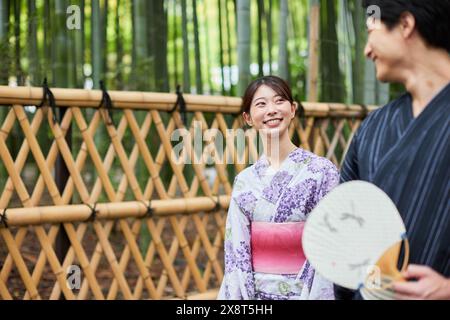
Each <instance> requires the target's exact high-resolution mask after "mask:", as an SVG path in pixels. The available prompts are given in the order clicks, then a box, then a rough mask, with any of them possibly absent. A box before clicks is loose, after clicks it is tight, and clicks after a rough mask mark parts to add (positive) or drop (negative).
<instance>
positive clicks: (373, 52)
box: [364, 18, 407, 82]
mask: <svg viewBox="0 0 450 320" xmlns="http://www.w3.org/2000/svg"><path fill="white" fill-rule="evenodd" d="M367 29H368V39H367V44H366V48H365V50H364V54H365V55H366V57H367V58H368V59H371V60H372V61H373V62H374V63H375V66H376V70H377V79H378V80H380V81H383V82H398V81H399V80H400V71H401V70H402V65H403V64H404V61H405V55H406V54H407V49H406V46H405V39H404V37H403V36H402V32H401V27H400V26H399V25H397V26H396V27H394V28H393V29H392V30H389V29H388V28H387V26H386V25H385V24H384V23H382V22H381V21H380V20H377V21H374V20H370V18H369V20H368V22H367Z"/></svg>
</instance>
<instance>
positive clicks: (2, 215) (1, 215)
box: [0, 208, 8, 229]
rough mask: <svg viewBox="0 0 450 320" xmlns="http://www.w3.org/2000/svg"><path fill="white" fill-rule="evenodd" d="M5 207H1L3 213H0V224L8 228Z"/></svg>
mask: <svg viewBox="0 0 450 320" xmlns="http://www.w3.org/2000/svg"><path fill="white" fill-rule="evenodd" d="M6 210H7V209H6V208H5V209H3V213H0V226H2V225H3V227H4V228H6V229H8V218H7V217H6Z"/></svg>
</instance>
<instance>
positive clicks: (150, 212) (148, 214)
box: [140, 200, 155, 218]
mask: <svg viewBox="0 0 450 320" xmlns="http://www.w3.org/2000/svg"><path fill="white" fill-rule="evenodd" d="M140 202H142V204H144V206H145V207H146V208H147V212H146V213H145V216H144V217H142V218H153V215H154V213H155V212H154V211H153V209H152V201H151V200H150V201H149V203H148V204H147V203H145V201H144V200H140Z"/></svg>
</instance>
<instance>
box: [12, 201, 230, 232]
mask: <svg viewBox="0 0 450 320" xmlns="http://www.w3.org/2000/svg"><path fill="white" fill-rule="evenodd" d="M215 200H216V199H214V200H213V199H211V198H210V197H196V198H183V199H170V200H153V201H152V202H151V207H152V209H153V212H154V214H155V215H156V216H171V215H176V214H187V215H190V214H192V213H195V212H199V211H210V210H212V209H214V208H215V206H216V203H215ZM229 201H230V196H220V197H219V202H220V205H221V206H222V208H227V207H228V204H229ZM96 210H97V211H98V213H97V215H96V217H97V219H100V220H109V219H114V220H115V219H125V218H132V217H134V218H142V217H144V216H145V214H146V213H147V207H146V206H145V205H144V204H143V203H142V202H141V201H129V202H111V203H101V204H98V205H97V206H96ZM91 213H92V210H91V208H89V207H88V206H87V205H84V204H76V205H62V206H44V207H29V208H15V209H8V211H7V214H8V225H9V226H18V227H20V226H28V225H42V224H48V223H50V224H54V223H66V222H83V221H86V220H88V219H89V217H90V215H91Z"/></svg>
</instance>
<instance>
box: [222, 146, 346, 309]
mask: <svg viewBox="0 0 450 320" xmlns="http://www.w3.org/2000/svg"><path fill="white" fill-rule="evenodd" d="M338 183H339V172H338V170H337V169H336V167H335V166H334V164H333V163H331V162H330V161H329V160H327V159H325V158H321V157H319V156H316V155H314V154H313V153H310V152H308V151H305V150H303V149H300V148H298V149H296V150H294V151H293V152H291V153H290V154H289V156H288V157H287V158H286V160H284V162H283V163H282V165H281V167H280V168H279V169H278V170H276V171H275V170H274V169H273V168H272V167H270V164H269V161H268V160H267V158H266V157H265V156H264V155H263V156H262V157H261V158H260V159H259V160H258V161H257V162H256V163H255V164H254V165H252V166H251V167H249V168H247V169H245V170H244V171H242V172H241V173H240V174H239V175H238V176H237V177H236V179H235V182H234V186H233V193H232V197H231V202H230V207H229V209H228V217H227V222H226V232H225V274H224V279H223V282H222V285H221V288H220V292H219V295H218V299H221V300H319V299H327V300H330V299H334V293H333V284H332V283H331V282H329V281H327V280H326V279H324V278H323V277H321V276H320V275H319V274H318V273H316V272H315V270H314V269H313V267H312V266H311V265H310V264H309V263H308V261H306V262H305V264H304V265H303V267H302V268H301V270H300V272H299V273H298V274H286V275H281V274H268V273H258V272H254V271H253V268H252V256H251V254H252V253H251V242H250V225H251V223H252V221H260V222H274V223H284V222H302V221H305V220H306V219H307V216H308V214H309V213H310V212H311V210H312V209H313V208H314V207H315V206H316V205H317V203H318V202H319V201H320V199H322V197H323V196H324V195H325V194H327V193H328V192H329V191H330V190H332V189H333V188H334V187H335V186H337V185H338Z"/></svg>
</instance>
